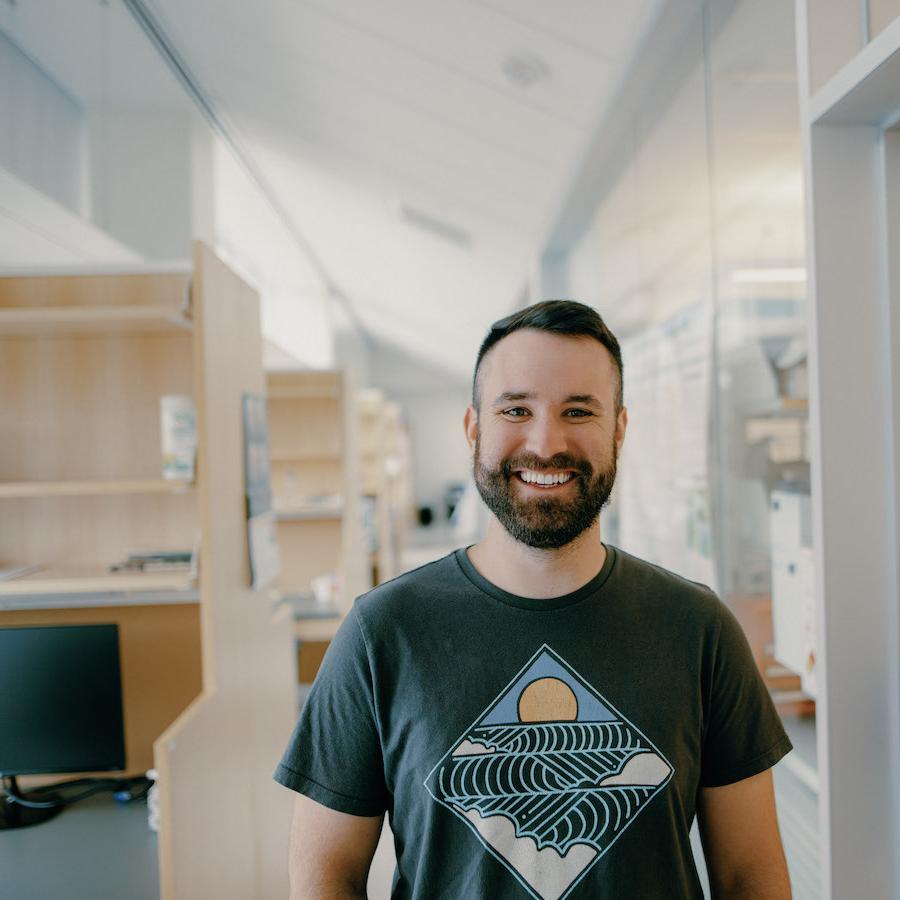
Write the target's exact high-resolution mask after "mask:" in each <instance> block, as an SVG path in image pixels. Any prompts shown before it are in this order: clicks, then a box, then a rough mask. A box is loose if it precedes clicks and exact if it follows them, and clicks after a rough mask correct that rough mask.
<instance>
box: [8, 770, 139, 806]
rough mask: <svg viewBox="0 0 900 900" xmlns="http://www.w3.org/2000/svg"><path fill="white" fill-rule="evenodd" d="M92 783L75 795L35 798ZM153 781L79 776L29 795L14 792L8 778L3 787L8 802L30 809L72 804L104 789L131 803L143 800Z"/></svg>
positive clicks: (120, 799) (43, 787) (122, 801)
mask: <svg viewBox="0 0 900 900" xmlns="http://www.w3.org/2000/svg"><path fill="white" fill-rule="evenodd" d="M82 784H90V785H91V786H90V787H89V788H88V789H87V790H85V791H81V792H80V793H78V794H75V795H74V796H70V797H66V796H62V795H60V796H57V797H55V798H54V799H53V800H35V799H33V798H34V796H35V795H38V796H39V795H40V794H42V793H46V792H48V791H58V790H59V789H60V788H64V787H73V786H74V785H82ZM151 784H152V782H151V781H150V779H148V778H146V777H145V776H144V775H138V776H136V777H134V778H78V779H75V780H74V781H68V782H61V783H59V784H49V785H44V786H42V787H39V788H35V789H34V790H32V791H30V792H29V794H28V796H27V797H25V796H22V795H21V794H17V793H13V788H12V785H11V784H10V783H8V779H6V778H4V779H3V789H4V791H5V792H6V802H7V803H10V804H13V803H15V804H18V805H19V806H24V807H27V808H29V809H54V808H56V807H60V806H62V807H66V806H71V805H72V804H73V803H77V802H78V801H79V800H84V799H85V798H87V797H91V796H93V795H94V794H99V793H101V792H103V791H111V792H113V796H114V797H115V799H116V800H117V801H118V802H120V803H131V802H133V801H135V800H141V799H143V798H145V797H146V796H147V792H148V791H149V790H150V786H151ZM135 786H140V790H139V791H137V792H136V793H132V788H133V787H135Z"/></svg>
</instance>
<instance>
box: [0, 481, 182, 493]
mask: <svg viewBox="0 0 900 900" xmlns="http://www.w3.org/2000/svg"><path fill="white" fill-rule="evenodd" d="M191 487H192V485H191V484H190V483H188V482H184V481H166V480H165V479H163V478H147V479H144V480H131V481H20V482H15V481H11V482H6V483H3V482H0V498H8V497H13V498H16V497H91V496H98V495H103V494H186V493H187V492H188V491H189V490H191Z"/></svg>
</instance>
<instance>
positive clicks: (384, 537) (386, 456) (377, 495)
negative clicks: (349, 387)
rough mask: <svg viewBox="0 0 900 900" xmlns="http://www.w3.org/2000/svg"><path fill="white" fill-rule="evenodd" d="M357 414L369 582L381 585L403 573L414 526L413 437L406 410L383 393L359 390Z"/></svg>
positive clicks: (370, 389)
mask: <svg viewBox="0 0 900 900" xmlns="http://www.w3.org/2000/svg"><path fill="white" fill-rule="evenodd" d="M357 413H358V420H359V430H360V442H359V446H360V451H359V452H360V467H361V471H362V490H363V502H364V503H365V504H367V510H366V515H365V518H366V521H367V524H368V535H367V545H368V548H369V553H370V559H369V562H370V567H371V579H372V583H373V584H380V583H381V582H383V581H388V580H389V579H391V578H394V577H395V576H396V575H398V574H399V573H400V555H401V553H402V551H403V544H404V540H405V536H406V531H407V528H408V527H409V525H410V524H411V522H412V516H413V499H412V483H411V472H412V466H411V460H410V442H409V434H408V432H407V429H406V424H405V422H404V419H403V413H402V410H401V409H400V407H399V406H398V405H397V404H396V403H391V402H389V401H387V400H386V399H385V397H384V395H383V394H382V392H381V391H380V390H377V389H374V388H367V389H365V390H363V391H360V392H359V395H358V398H357Z"/></svg>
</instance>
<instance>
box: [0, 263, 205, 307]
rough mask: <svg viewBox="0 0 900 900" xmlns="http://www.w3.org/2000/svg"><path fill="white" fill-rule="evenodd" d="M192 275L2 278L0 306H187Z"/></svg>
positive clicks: (0, 283) (0, 282)
mask: <svg viewBox="0 0 900 900" xmlns="http://www.w3.org/2000/svg"><path fill="white" fill-rule="evenodd" d="M189 284H190V277H189V276H188V275H185V274H183V273H154V274H152V275H150V274H123V275H108V274H107V275H104V274H100V273H98V274H96V275H46V276H41V277H33V276H29V277H21V278H3V279H0V308H9V309H17V308H28V309H54V308H64V307H82V308H85V307H87V308H91V307H95V308H101V309H105V308H107V307H129V306H130V307H154V308H155V307H164V308H165V309H169V310H171V311H172V312H173V313H175V312H179V311H180V310H182V309H183V308H184V307H185V306H186V300H187V297H188V293H187V292H188V286H189Z"/></svg>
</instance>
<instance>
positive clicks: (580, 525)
mask: <svg viewBox="0 0 900 900" xmlns="http://www.w3.org/2000/svg"><path fill="white" fill-rule="evenodd" d="M617 459H618V447H617V446H616V443H615V441H613V442H612V452H611V455H610V461H609V463H608V464H607V465H606V466H605V467H603V468H600V469H598V470H597V471H596V472H595V471H594V467H593V466H592V465H591V463H590V462H588V460H586V459H576V458H575V457H574V456H570V455H569V454H567V453H557V454H556V455H555V456H552V457H551V458H550V459H547V460H543V459H541V458H540V457H539V456H535V455H534V454H532V453H523V454H520V455H519V456H514V457H510V458H508V459H504V460H501V461H500V462H499V463H498V464H497V465H496V466H494V467H493V468H491V467H489V466H487V465H485V464H484V463H483V462H482V460H481V446H480V442H479V439H478V438H476V440H475V460H474V467H473V468H474V475H475V485H476V487H477V488H478V493H479V494H481V499H482V500H484V502H485V504H486V505H487V507H488V509H489V510H490V511H491V512H492V513H493V514H494V515H495V516H496V517H497V520H498V521H499V522H500V524H501V525H502V526H503V527H504V528H505V529H506V530H507V531H508V532H509V534H510V535H511V536H512V537H514V538H515V539H516V540H517V541H521V542H522V543H523V544H526V545H527V546H529V547H535V548H537V549H540V550H550V549H558V548H559V547H564V546H565V545H566V544H569V543H571V542H572V541H574V540H575V538H577V537H578V536H579V535H580V534H581V533H582V532H584V531H586V530H587V529H588V528H590V527H591V526H592V525H593V524H594V522H595V521H596V520H597V516H599V515H600V510H601V509H603V507H604V506H606V504H607V503H608V502H609V496H610V494H611V493H612V489H613V484H615V480H616V464H617ZM516 469H532V470H534V471H536V472H541V471H546V470H556V471H559V470H560V469H574V470H575V472H577V475H575V477H574V478H573V481H574V482H575V484H574V485H573V486H572V487H573V491H574V492H575V496H574V497H572V498H571V499H565V500H564V499H560V498H559V497H529V498H527V499H523V498H521V497H519V496H517V494H516V489H515V488H514V486H513V484H512V481H513V479H515V478H516V477H517V476H516V475H515V470H516Z"/></svg>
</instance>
